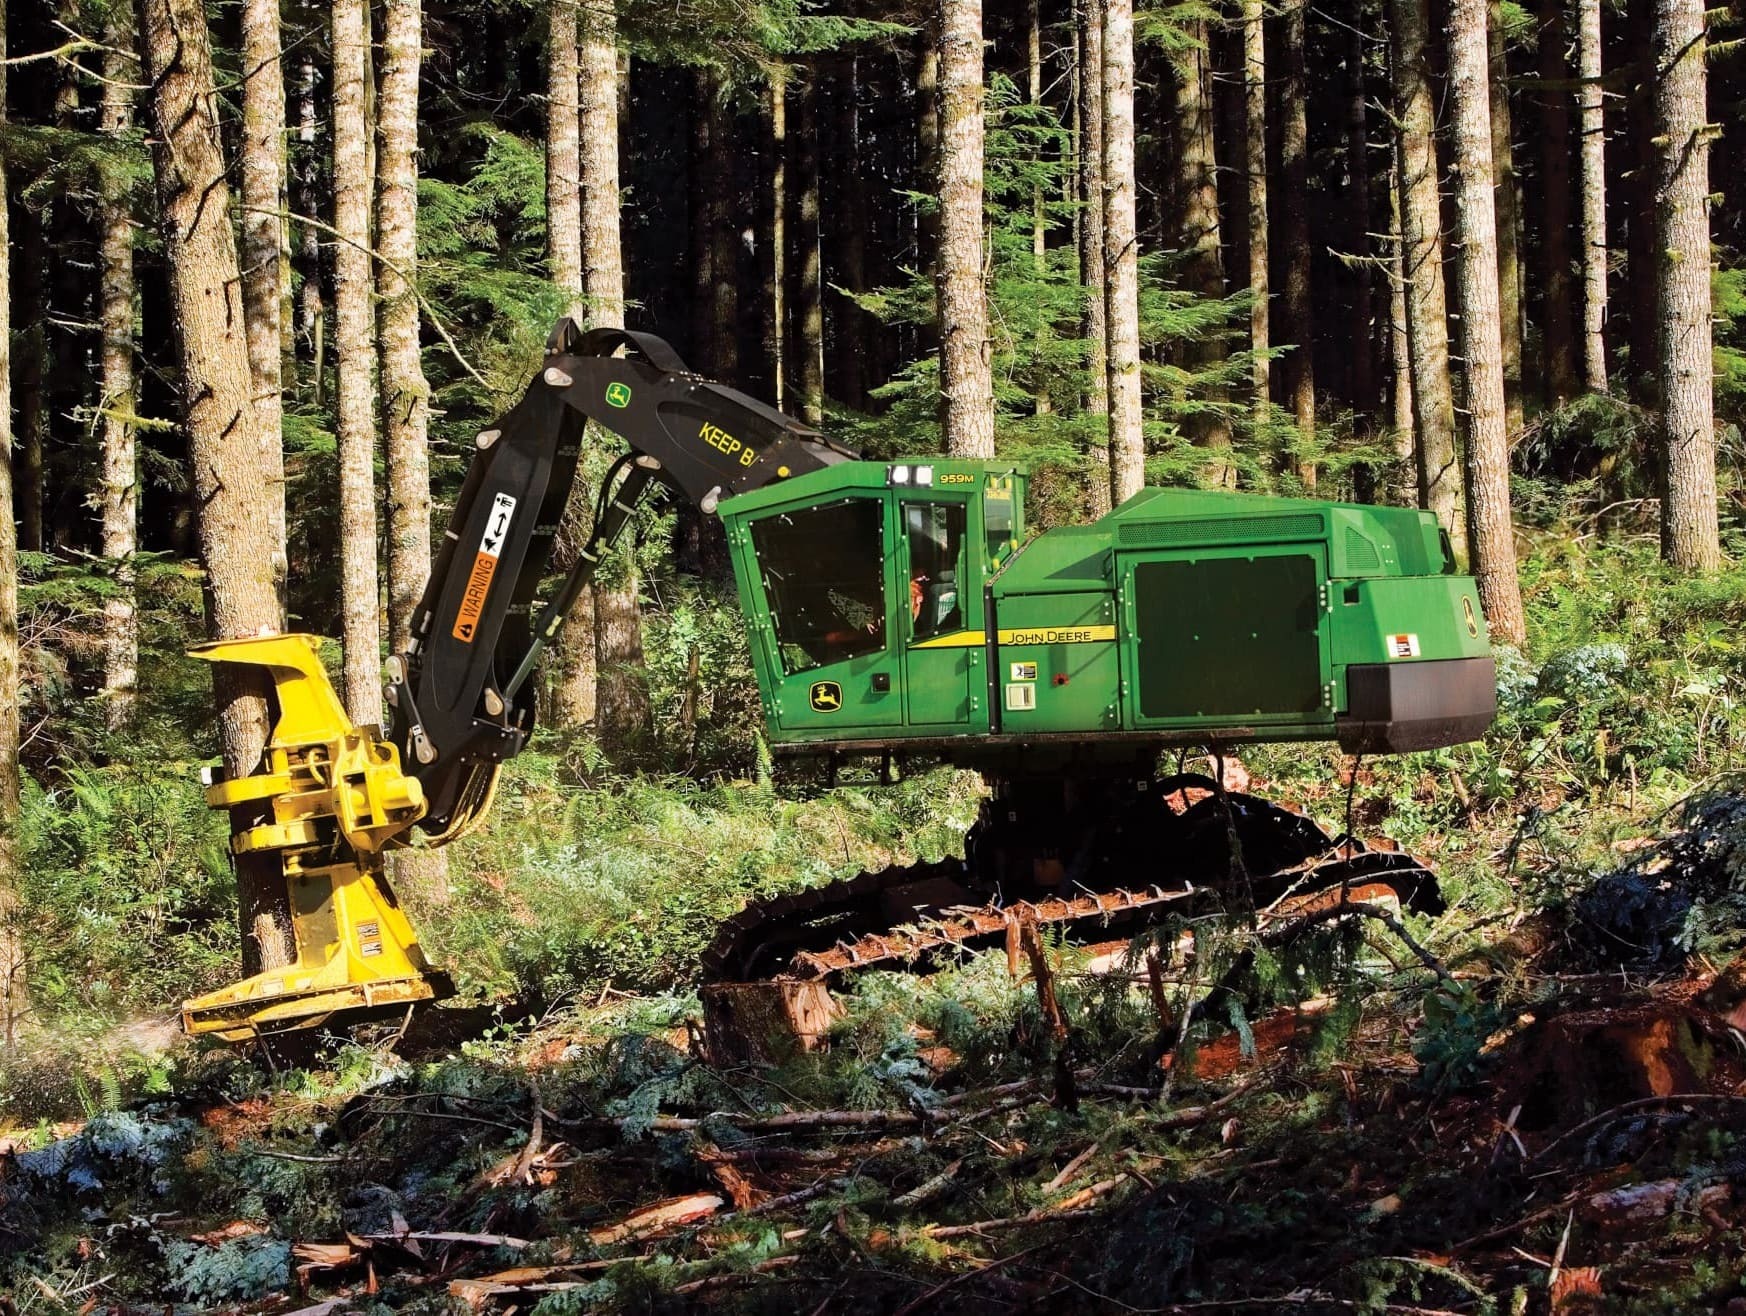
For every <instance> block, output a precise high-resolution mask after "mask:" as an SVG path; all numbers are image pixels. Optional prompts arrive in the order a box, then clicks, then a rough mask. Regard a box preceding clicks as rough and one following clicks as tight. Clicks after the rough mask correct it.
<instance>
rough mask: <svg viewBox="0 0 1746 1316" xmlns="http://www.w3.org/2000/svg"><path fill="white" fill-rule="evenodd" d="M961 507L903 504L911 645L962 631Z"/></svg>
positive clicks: (962, 511) (952, 504) (953, 504)
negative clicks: (907, 548)
mask: <svg viewBox="0 0 1746 1316" xmlns="http://www.w3.org/2000/svg"><path fill="white" fill-rule="evenodd" d="M964 525H965V506H964V504H963V503H904V504H903V533H904V538H905V539H906V540H907V541H908V543H909V617H910V635H911V636H912V637H913V638H914V639H917V640H921V639H926V638H927V637H928V636H930V635H944V634H946V633H947V632H948V631H955V630H961V629H963V626H964V608H963V600H962V598H961V596H960V588H961V584H962V582H963V578H964Z"/></svg>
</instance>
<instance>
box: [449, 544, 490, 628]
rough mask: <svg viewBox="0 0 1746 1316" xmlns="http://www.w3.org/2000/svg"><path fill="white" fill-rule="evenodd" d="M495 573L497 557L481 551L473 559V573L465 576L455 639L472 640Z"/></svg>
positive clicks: (456, 621)
mask: <svg viewBox="0 0 1746 1316" xmlns="http://www.w3.org/2000/svg"><path fill="white" fill-rule="evenodd" d="M496 574H497V559H496V557H495V556H493V555H492V554H490V553H481V554H479V556H478V557H476V558H474V559H473V574H472V575H470V576H468V577H467V590H466V592H465V593H464V594H462V595H461V615H460V616H458V617H456V618H455V631H454V635H455V638H456V639H457V640H463V641H465V642H466V643H468V644H471V643H472V642H473V632H474V630H475V629H477V628H478V625H479V614H480V613H482V612H484V611H485V598H486V596H487V595H488V594H490V593H491V577H492V576H494V575H496Z"/></svg>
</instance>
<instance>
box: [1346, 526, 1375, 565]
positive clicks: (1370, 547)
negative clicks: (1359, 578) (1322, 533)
mask: <svg viewBox="0 0 1746 1316" xmlns="http://www.w3.org/2000/svg"><path fill="white" fill-rule="evenodd" d="M1381 569H1382V556H1381V554H1379V553H1378V552H1377V551H1376V545H1375V544H1373V543H1371V542H1370V540H1369V539H1367V538H1366V537H1365V536H1363V535H1361V534H1359V533H1358V532H1357V531H1356V530H1354V529H1353V528H1352V527H1351V526H1347V527H1346V570H1348V571H1379V570H1381Z"/></svg>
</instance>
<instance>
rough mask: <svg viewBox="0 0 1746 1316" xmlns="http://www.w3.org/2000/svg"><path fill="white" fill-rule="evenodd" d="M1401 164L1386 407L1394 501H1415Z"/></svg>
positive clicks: (1393, 233) (1395, 193)
mask: <svg viewBox="0 0 1746 1316" xmlns="http://www.w3.org/2000/svg"><path fill="white" fill-rule="evenodd" d="M1400 193H1401V187H1400V168H1399V165H1398V163H1397V164H1391V165H1390V166H1389V170H1388V378H1389V391H1388V411H1389V428H1390V433H1391V435H1392V437H1393V441H1394V456H1395V463H1396V466H1395V472H1396V475H1395V481H1394V496H1395V500H1396V501H1397V502H1401V503H1407V502H1415V501H1417V498H1418V476H1417V473H1416V471H1415V468H1414V460H1413V459H1414V453H1415V452H1416V451H1417V446H1418V445H1417V444H1416V443H1414V441H1413V429H1414V421H1413V416H1414V414H1415V413H1414V408H1413V368H1412V350H1411V347H1410V346H1409V343H1408V335H1407V319H1408V315H1407V282H1406V258H1405V253H1406V238H1405V236H1404V235H1403V233H1402V229H1401V203H1400Z"/></svg>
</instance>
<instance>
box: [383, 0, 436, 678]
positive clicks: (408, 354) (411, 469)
mask: <svg viewBox="0 0 1746 1316" xmlns="http://www.w3.org/2000/svg"><path fill="white" fill-rule="evenodd" d="M422 32H423V16H422V14H421V12H420V3H419V0H388V3H387V6H386V9H385V23H384V27H383V40H382V91H381V96H380V99H379V102H378V107H379V111H380V123H379V125H378V127H379V131H380V134H381V138H380V142H379V145H378V150H377V158H378V160H379V161H380V162H381V170H380V172H379V174H378V175H377V193H376V230H377V233H378V235H379V237H378V243H379V246H380V250H381V254H382V272H381V274H380V276H379V277H380V280H381V291H382V304H381V310H380V313H379V320H380V334H381V343H382V417H383V421H384V426H383V428H384V431H385V440H386V448H385V456H386V459H387V461H386V465H387V477H388V643H389V645H390V647H391V648H392V650H393V651H394V652H396V653H398V652H400V651H401V650H402V649H404V648H405V647H406V644H407V641H409V640H410V639H411V638H412V613H413V610H414V609H415V608H416V607H417V606H418V600H419V597H420V596H421V595H422V594H423V593H424V586H425V582H426V581H428V580H429V579H430V448H429V437H428V435H429V429H430V386H429V385H428V384H427V383H426V382H425V378H424V369H423V366H422V365H421V363H420V361H419V352H418V344H419V324H418V299H417V297H416V296H415V294H414V284H413V280H415V279H416V278H417V268H418V159H417V152H418V76H419V63H420V59H421V49H420V46H421V41H422Z"/></svg>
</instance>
